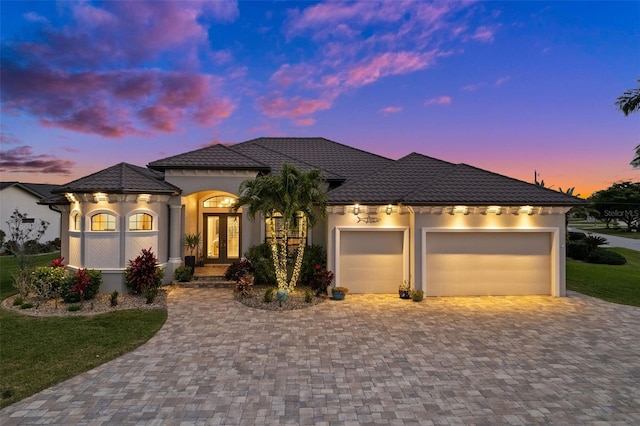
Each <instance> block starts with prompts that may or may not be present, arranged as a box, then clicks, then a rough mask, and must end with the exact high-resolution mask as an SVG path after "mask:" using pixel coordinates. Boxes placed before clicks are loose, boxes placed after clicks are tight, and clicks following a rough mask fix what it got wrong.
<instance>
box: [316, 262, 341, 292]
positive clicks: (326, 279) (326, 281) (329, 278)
mask: <svg viewBox="0 0 640 426" xmlns="http://www.w3.org/2000/svg"><path fill="white" fill-rule="evenodd" d="M334 278H335V277H334V275H333V272H331V271H323V270H322V269H321V267H320V265H319V264H318V265H316V272H315V273H314V274H313V279H312V280H311V288H312V289H313V290H314V291H315V293H316V296H320V295H321V294H326V295H328V294H329V293H328V292H327V288H328V287H329V286H330V285H331V283H332V282H333V279H334Z"/></svg>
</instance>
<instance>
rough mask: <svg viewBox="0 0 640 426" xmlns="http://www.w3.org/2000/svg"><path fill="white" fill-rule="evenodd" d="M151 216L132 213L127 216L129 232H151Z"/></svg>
mask: <svg viewBox="0 0 640 426" xmlns="http://www.w3.org/2000/svg"><path fill="white" fill-rule="evenodd" d="M152 229H153V216H151V215H150V214H148V213H134V214H132V215H131V216H129V231H151V230H152Z"/></svg>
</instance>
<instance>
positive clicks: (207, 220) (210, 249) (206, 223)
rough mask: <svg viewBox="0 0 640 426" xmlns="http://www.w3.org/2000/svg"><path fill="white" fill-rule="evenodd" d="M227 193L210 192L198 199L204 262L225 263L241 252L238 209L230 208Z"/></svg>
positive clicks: (230, 201)
mask: <svg viewBox="0 0 640 426" xmlns="http://www.w3.org/2000/svg"><path fill="white" fill-rule="evenodd" d="M236 199H237V198H236V197H235V196H234V195H231V194H213V195H210V196H207V197H205V198H204V199H203V200H202V202H201V214H202V236H203V247H202V249H203V260H204V263H213V264H228V263H233V262H236V261H238V260H239V259H240V257H241V256H242V247H241V245H242V235H241V231H242V220H241V217H242V213H240V212H234V211H232V210H231V206H233V205H234V204H235V202H236Z"/></svg>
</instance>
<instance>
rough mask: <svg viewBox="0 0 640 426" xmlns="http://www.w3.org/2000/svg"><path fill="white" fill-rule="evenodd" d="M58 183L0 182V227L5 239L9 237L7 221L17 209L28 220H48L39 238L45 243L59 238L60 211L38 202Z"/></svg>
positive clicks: (46, 196)
mask: <svg viewBox="0 0 640 426" xmlns="http://www.w3.org/2000/svg"><path fill="white" fill-rule="evenodd" d="M57 186H58V185H50V184H44V183H25V182H15V181H14V182H0V218H2V221H1V222H2V223H0V229H2V230H3V231H4V232H5V234H6V237H5V241H7V240H9V239H11V237H10V232H9V225H8V224H7V221H8V220H9V219H10V218H11V215H12V214H13V212H14V211H15V210H16V209H18V210H19V211H20V213H26V214H27V218H28V220H31V219H33V220H34V222H38V221H39V220H44V221H46V222H49V226H48V227H47V230H46V232H45V233H44V235H43V236H42V238H41V239H40V242H42V243H45V242H49V241H53V240H55V239H56V238H60V212H59V211H56V210H55V207H54V208H50V207H49V206H47V205H42V204H38V202H39V201H40V200H43V199H45V198H48V197H51V195H52V193H51V191H52V190H53V189H55V188H56V187H57Z"/></svg>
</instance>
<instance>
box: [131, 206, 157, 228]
mask: <svg viewBox="0 0 640 426" xmlns="http://www.w3.org/2000/svg"><path fill="white" fill-rule="evenodd" d="M139 215H145V216H148V217H149V218H150V223H151V227H150V228H149V229H140V228H135V229H132V228H131V220H132V219H133V218H134V217H136V216H139ZM136 223H138V224H139V223H141V222H140V221H139V220H136ZM154 226H155V216H154V215H153V214H151V213H150V212H148V211H134V212H131V213H130V214H129V216H128V217H127V231H129V232H149V231H153V230H155V228H154Z"/></svg>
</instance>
